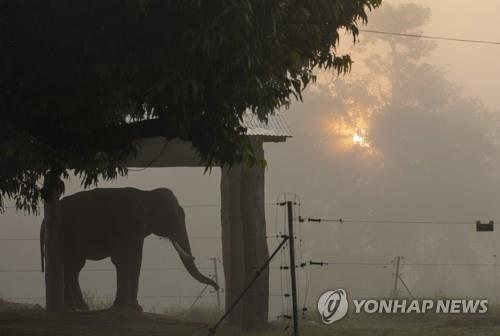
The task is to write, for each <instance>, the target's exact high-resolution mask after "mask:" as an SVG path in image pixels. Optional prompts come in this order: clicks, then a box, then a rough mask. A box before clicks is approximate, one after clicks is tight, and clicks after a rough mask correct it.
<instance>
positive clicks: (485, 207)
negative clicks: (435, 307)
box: [295, 3, 500, 291]
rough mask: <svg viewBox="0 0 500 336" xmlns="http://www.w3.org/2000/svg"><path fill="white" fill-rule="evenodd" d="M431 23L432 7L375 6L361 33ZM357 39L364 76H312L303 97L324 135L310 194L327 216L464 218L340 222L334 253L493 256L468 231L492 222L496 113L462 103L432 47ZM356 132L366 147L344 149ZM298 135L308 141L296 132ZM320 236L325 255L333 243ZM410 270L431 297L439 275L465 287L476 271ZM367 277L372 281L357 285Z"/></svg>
mask: <svg viewBox="0 0 500 336" xmlns="http://www.w3.org/2000/svg"><path fill="white" fill-rule="evenodd" d="M430 17H431V13H430V11H429V9H428V8H425V7H422V6H420V5H418V4H403V5H399V6H394V5H391V4H390V3H384V5H382V6H381V7H380V8H379V9H377V11H375V12H374V13H373V15H371V16H370V23H369V25H368V29H371V30H378V31H385V32H396V33H410V34H421V33H422V31H421V29H422V27H423V25H424V24H426V23H427V21H428V20H429V19H430ZM360 41H361V43H359V44H357V46H356V47H355V49H356V52H354V53H353V54H354V55H355V56H354V57H356V59H359V60H362V62H364V65H365V68H366V69H367V70H366V71H361V72H357V73H356V74H355V73H353V74H351V76H349V77H343V78H340V79H337V78H330V77H328V78H327V79H325V80H323V81H322V82H321V83H320V81H319V80H318V83H317V85H316V87H315V91H313V92H312V94H311V95H309V96H307V98H306V102H307V101H308V100H309V101H311V100H314V102H315V104H316V106H315V108H317V109H318V110H319V111H318V113H317V114H316V116H317V118H318V119H320V120H321V121H322V122H323V124H330V123H331V124H332V128H333V131H332V130H331V129H327V131H326V132H322V133H319V132H318V134H321V135H317V136H318V137H321V139H320V140H321V141H322V143H323V144H324V146H323V148H322V152H321V153H320V154H321V157H320V159H321V160H322V162H323V164H322V165H316V166H314V167H311V168H309V167H308V169H307V174H309V175H310V176H311V175H312V174H315V175H313V177H309V178H308V179H307V180H308V181H310V182H309V183H310V186H308V187H309V188H310V189H312V190H314V193H313V196H314V198H315V199H320V200H321V202H322V203H320V204H321V205H323V206H325V207H327V206H328V207H330V209H329V212H332V213H339V215H340V214H343V216H347V215H344V214H345V213H349V214H350V215H351V216H352V217H357V218H369V219H382V220H383V219H393V220H397V219H421V220H448V221H460V222H463V221H470V226H469V227H468V226H463V225H462V226H461V225H458V226H457V225H455V226H453V225H439V226H437V225H421V226H419V227H417V225H412V226H410V225H399V226H398V225H387V226H385V225H380V226H377V225H373V226H366V227H362V230H360V227H354V228H352V229H348V228H347V227H346V228H345V233H344V234H343V236H340V233H338V232H336V233H335V235H333V236H332V239H335V240H336V241H337V242H336V244H337V246H338V251H339V253H345V254H348V253H349V254H351V256H352V257H353V258H354V257H358V258H361V259H366V258H367V256H373V255H379V256H385V255H387V253H392V254H393V255H398V254H405V253H406V252H405V251H409V252H408V254H406V256H407V257H409V258H412V261H413V262H418V261H422V262H423V261H428V260H433V261H434V262H443V263H445V262H460V261H462V262H472V263H473V262H479V261H480V260H481V262H484V260H490V261H491V259H485V258H491V255H493V254H495V255H496V252H494V249H493V248H491V246H490V245H489V243H490V242H489V241H488V244H484V242H485V240H486V239H487V238H485V236H484V235H483V236H481V237H482V238H479V237H478V236H477V235H474V234H473V232H472V233H471V231H470V230H473V228H474V226H473V222H474V220H475V219H481V218H484V216H491V215H492V214H495V213H497V209H498V200H499V199H500V190H499V188H498V184H499V182H500V176H499V174H498V168H497V167H498V165H499V164H500V148H499V146H498V144H499V136H498V125H499V120H498V116H495V114H494V113H491V112H490V111H488V110H487V109H486V108H485V107H484V106H482V104H481V103H480V102H479V101H478V100H476V99H472V98H469V97H467V96H466V95H465V94H464V92H463V91H462V90H461V88H460V87H458V86H457V85H456V84H454V83H452V82H450V81H449V80H448V78H447V76H446V73H445V72H444V71H443V70H442V69H441V68H439V67H438V66H436V65H433V64H432V63H430V62H429V56H431V53H432V52H433V51H434V49H435V48H436V46H437V45H436V43H434V42H431V41H429V40H426V39H419V38H405V37H401V36H393V35H381V34H368V33H365V34H362V36H361V37H360ZM463 47H464V48H468V46H467V45H463ZM358 69H359V68H358ZM318 77H319V76H318ZM325 77H326V76H325ZM318 101H320V102H321V103H317V102H318ZM307 108H308V109H311V107H307ZM297 118H300V120H299V121H298V122H297V123H300V124H301V125H302V129H303V130H304V132H308V131H309V132H311V131H310V130H315V129H317V125H307V123H312V122H313V121H314V120H312V119H311V120H307V118H305V117H304V116H303V115H300V117H297ZM304 125H305V126H304ZM357 130H360V131H364V133H363V134H362V135H363V137H364V140H365V141H366V143H369V144H370V146H369V147H368V146H367V147H362V146H359V145H356V144H355V143H353V140H352V137H353V134H355V132H356V131H357ZM296 133H297V132H296ZM313 134H314V133H313ZM295 138H296V139H297V140H298V141H300V142H301V143H304V144H305V143H306V142H305V141H301V140H302V139H300V138H299V136H298V134H295ZM343 141H345V142H346V143H349V146H350V147H349V148H348V150H344V151H343V152H342V151H338V152H335V153H334V154H332V153H331V152H332V149H331V146H332V144H333V145H334V146H335V145H337V144H338V143H342V142H343ZM310 142H312V141H310ZM307 146H309V147H310V148H313V147H312V146H310V145H307ZM316 150H317V149H316ZM325 153H329V154H330V155H325ZM301 157H302V159H303V160H304V161H305V162H315V161H318V160H319V158H318V153H317V152H316V153H315V152H313V150H312V149H311V150H310V149H309V148H305V149H304V151H303V152H301ZM328 160H330V161H328ZM328 177H330V179H329V178H328ZM327 180H331V181H333V182H330V184H329V185H328V186H329V188H324V189H323V190H324V192H323V194H321V189H320V188H318V185H322V184H324V183H325V182H324V181H327ZM332 190H333V191H332ZM332 194H333V195H332ZM311 196H312V195H311ZM310 198H312V197H310ZM317 207H318V208H320V206H319V205H318V206H317ZM487 219H489V218H488V217H486V218H484V220H487ZM464 228H465V229H464ZM349 230H351V231H349ZM322 234H323V237H324V236H325V235H327V234H328V233H327V232H323V233H322ZM351 237H353V238H351ZM480 239H483V240H480ZM325 241H327V242H328V243H327V247H328V248H330V246H331V241H330V240H326V239H325ZM474 241H475V242H474ZM478 241H480V242H482V245H481V244H479V243H478ZM353 242H355V243H354V244H353ZM359 242H362V243H359ZM474 243H475V244H476V246H473V244H474ZM478 245H480V246H478ZM353 246H355V247H353ZM407 261H408V262H410V260H407ZM418 272H419V273H415V274H414V275H413V279H412V282H413V283H414V284H418V286H417V288H419V290H421V291H425V290H428V289H429V288H434V289H435V290H437V289H438V287H439V286H440V285H442V284H443V282H444V281H445V280H444V279H446V278H448V277H449V278H450V279H451V280H450V283H448V284H447V285H445V286H447V290H449V291H451V290H457V289H460V288H461V289H462V290H463V289H470V288H472V287H471V284H472V283H475V284H477V283H479V280H480V279H478V278H479V277H481V276H482V275H480V274H479V273H478V272H476V271H475V270H474V269H473V268H470V270H469V269H468V270H463V271H462V272H464V273H461V275H463V276H461V277H455V278H454V276H453V275H452V276H449V275H448V273H449V272H450V270H449V269H438V268H436V269H432V271H424V270H420V269H419V270H418ZM465 272H469V274H468V277H467V276H465V274H467V273H465ZM380 276H381V277H384V276H385V275H384V274H383V273H380ZM483 279H484V278H483ZM459 280H460V281H461V282H462V284H460V283H459ZM374 282H375V281H374V279H373V278H370V279H369V280H368V281H367V282H365V284H364V285H365V286H371V285H372V284H373V283H374ZM383 282H384V280H383V279H381V280H380V283H383ZM451 282H452V283H453V286H450V285H451ZM467 282H469V283H468V284H467Z"/></svg>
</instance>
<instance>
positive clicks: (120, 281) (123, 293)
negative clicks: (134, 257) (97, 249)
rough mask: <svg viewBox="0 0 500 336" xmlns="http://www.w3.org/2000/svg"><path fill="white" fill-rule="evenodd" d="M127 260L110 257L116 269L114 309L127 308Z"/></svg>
mask: <svg viewBox="0 0 500 336" xmlns="http://www.w3.org/2000/svg"><path fill="white" fill-rule="evenodd" d="M127 259H128V258H126V257H124V256H122V255H119V256H112V257H111V261H112V262H113V264H114V265H115V267H116V297H115V302H114V303H113V306H114V307H123V306H127V305H128V303H129V297H130V286H129V281H128V273H129V272H128V269H129V267H128V265H127V264H128V260H127Z"/></svg>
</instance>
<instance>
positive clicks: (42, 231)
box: [40, 219, 45, 273]
mask: <svg viewBox="0 0 500 336" xmlns="http://www.w3.org/2000/svg"><path fill="white" fill-rule="evenodd" d="M40 258H41V260H40V261H41V262H42V263H41V265H42V273H43V272H45V219H43V221H42V225H41V226H40Z"/></svg>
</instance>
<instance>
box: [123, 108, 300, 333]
mask: <svg viewBox="0 0 500 336" xmlns="http://www.w3.org/2000/svg"><path fill="white" fill-rule="evenodd" d="M242 124H243V126H244V127H246V128H247V135H248V136H249V137H250V139H251V142H252V146H253V148H254V150H255V154H256V156H257V158H259V159H260V158H264V148H263V144H264V142H284V141H286V139H287V138H289V137H291V132H290V130H289V129H288V127H287V125H286V123H285V121H284V119H283V117H282V116H281V115H279V114H275V115H271V116H269V118H268V122H267V123H265V122H262V121H260V120H259V119H258V118H257V117H256V116H255V115H254V114H252V113H246V114H245V115H244V116H243V123H242ZM126 165H127V166H128V167H139V168H141V167H143V168H146V167H203V165H202V164H201V162H200V157H199V156H198V154H197V153H196V150H195V149H194V148H193V146H192V145H191V143H190V142H186V141H181V140H171V141H166V140H165V139H163V138H150V139H144V140H142V141H141V142H140V148H139V151H138V154H137V156H136V157H135V158H134V159H131V160H130V161H128V162H127V163H126ZM264 175H265V167H263V166H261V165H256V166H253V167H249V166H245V165H239V166H236V167H232V168H230V169H228V168H224V169H223V171H222V175H221V176H222V178H221V183H220V190H221V233H222V253H223V266H224V276H225V284H226V285H225V296H226V307H227V306H229V305H230V304H231V303H232V302H234V300H235V299H236V297H237V296H238V295H239V294H240V293H241V291H242V290H243V288H244V286H245V285H246V284H247V283H248V282H249V281H250V279H251V278H252V277H253V276H254V275H255V272H256V271H257V269H258V268H259V267H260V266H261V265H262V264H263V263H264V262H265V261H266V260H267V258H268V257H269V252H268V248H267V241H266V219H265V208H264V207H265V197H264V185H265V179H264ZM268 305H269V271H268V270H267V271H266V272H264V273H263V274H262V275H261V276H260V278H259V280H258V281H257V282H256V283H255V284H254V286H253V287H252V289H251V290H250V292H249V293H248V295H246V297H245V298H244V299H243V301H242V303H241V304H239V305H238V306H237V308H236V309H235V310H234V311H233V313H232V314H231V315H230V316H229V318H228V322H229V323H230V324H233V325H238V326H241V327H243V329H247V330H250V329H252V330H255V329H264V328H265V327H266V324H267V318H268V311H269V306H268Z"/></svg>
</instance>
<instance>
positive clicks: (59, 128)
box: [0, 0, 381, 210]
mask: <svg viewBox="0 0 500 336" xmlns="http://www.w3.org/2000/svg"><path fill="white" fill-rule="evenodd" d="M380 2H381V0H360V1H351V0H336V1H331V0H318V1H305V0H303V1H300V0H296V1H295V0H293V1H290V0H237V1H234V0H232V1H228V0H225V1H223V0H218V1H193V0H187V1H174V0H166V1H155V0H125V1H123V0H120V1H118V0H114V1H84V2H77V3H75V2H68V1H61V0H59V1H58V0H54V1H48V2H47V1H39V2H37V1H27V0H19V1H8V0H2V1H0V8H1V10H0V50H1V52H0V194H1V196H0V209H1V208H2V207H3V201H4V198H5V197H10V198H14V199H15V200H16V205H17V207H18V208H22V209H26V210H35V209H36V206H37V202H38V200H39V199H40V197H41V196H43V195H42V191H44V190H45V191H47V193H48V192H49V191H51V190H55V189H57V188H60V187H61V184H60V178H61V177H62V178H64V177H66V176H68V169H73V170H74V172H75V173H76V175H77V176H79V177H81V179H82V184H83V185H84V186H89V185H92V184H95V183H97V181H98V179H99V178H103V179H111V178H114V177H116V176H117V175H119V174H126V169H125V168H124V167H123V166H122V165H121V162H123V160H124V159H125V158H127V157H129V156H130V155H133V153H134V151H135V149H136V142H137V140H139V139H141V138H147V137H157V136H159V137H165V138H167V139H172V138H180V139H183V140H187V141H191V142H192V143H193V145H194V147H195V148H196V149H197V150H198V152H199V154H200V156H201V158H202V160H203V162H204V163H205V164H206V165H207V166H211V165H219V164H233V163H236V162H241V161H242V160H246V159H249V160H252V158H253V155H252V151H251V148H250V145H249V144H248V141H247V139H246V138H245V137H244V136H243V133H244V129H243V128H242V127H241V126H240V118H241V116H242V114H243V113H244V111H246V110H251V111H252V112H253V113H256V114H257V115H258V116H259V117H260V118H262V119H265V118H266V116H268V115H269V114H270V113H273V111H275V110H276V109H278V108H280V107H282V106H286V105H288V104H289V103H290V101H291V99H292V98H293V97H295V98H298V99H300V98H301V94H302V92H303V90H304V89H305V88H306V87H307V86H308V84H309V83H310V82H311V81H312V80H313V79H314V75H313V70H314V69H316V68H323V69H332V70H334V71H335V72H338V73H345V72H347V71H348V70H349V69H350V66H351V60H350V58H349V56H348V55H338V54H337V52H336V46H337V42H338V39H339V32H338V30H339V29H345V30H347V31H348V32H350V33H351V34H352V36H353V37H354V39H356V37H357V35H358V28H357V23H358V21H362V22H365V21H366V20H367V16H366V11H367V10H371V9H373V8H375V7H378V6H379V5H380ZM42 177H46V179H45V184H44V187H45V188H43V187H42V186H41V185H40V184H39V181H40V179H41V178H42ZM44 197H47V196H46V195H45V196H44Z"/></svg>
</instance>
